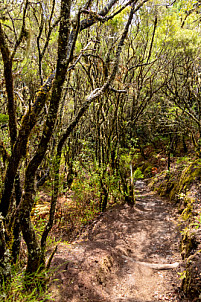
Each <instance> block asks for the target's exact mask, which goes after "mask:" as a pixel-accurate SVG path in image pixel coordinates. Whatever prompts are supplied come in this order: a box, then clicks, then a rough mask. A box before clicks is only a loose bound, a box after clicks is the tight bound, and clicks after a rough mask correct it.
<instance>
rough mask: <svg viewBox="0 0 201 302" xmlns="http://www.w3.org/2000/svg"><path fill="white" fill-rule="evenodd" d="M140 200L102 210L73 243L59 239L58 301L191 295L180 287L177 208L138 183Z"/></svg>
mask: <svg viewBox="0 0 201 302" xmlns="http://www.w3.org/2000/svg"><path fill="white" fill-rule="evenodd" d="M136 200H137V201H136V206H135V208H133V209H132V208H130V207H129V206H128V205H121V206H118V207H114V208H113V209H111V210H109V211H107V212H106V213H104V214H102V215H101V216H100V217H99V219H98V220H96V221H94V222H93V223H92V224H91V225H90V226H88V227H87V229H86V230H85V232H84V233H83V234H82V235H81V236H80V237H79V239H78V240H77V241H75V242H73V243H72V244H67V243H64V242H63V243H60V244H59V246H58V251H57V253H56V254H55V257H54V260H53V267H55V268H56V267H57V266H59V268H58V269H56V273H55V276H54V278H56V279H57V280H56V281H54V282H52V284H51V286H50V292H51V293H52V298H54V299H55V301H60V302H64V301H72V302H79V301H89V302H99V301H105V302H120V301H126V302H157V301H174V302H176V301H177V302H178V301H182V302H184V301H188V300H185V299H184V298H183V299H181V298H180V297H179V293H178V285H179V280H178V272H179V271H181V270H182V268H181V265H180V264H179V263H181V258H180V254H179V238H180V234H179V231H178V229H177V226H176V223H177V220H176V215H177V214H176V210H175V209H174V208H173V206H172V205H171V204H170V203H168V202H167V201H164V200H162V199H161V198H160V197H159V196H158V195H157V194H155V193H154V192H151V191H150V190H149V188H148V187H147V186H146V183H145V182H144V181H138V182H137V183H136Z"/></svg>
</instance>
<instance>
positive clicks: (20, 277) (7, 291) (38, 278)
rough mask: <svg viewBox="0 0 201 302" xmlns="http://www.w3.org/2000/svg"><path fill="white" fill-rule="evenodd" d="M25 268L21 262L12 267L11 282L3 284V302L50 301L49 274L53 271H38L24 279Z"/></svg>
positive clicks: (0, 293) (0, 297) (0, 295)
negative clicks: (47, 285) (48, 289)
mask: <svg viewBox="0 0 201 302" xmlns="http://www.w3.org/2000/svg"><path fill="white" fill-rule="evenodd" d="M24 272H25V271H24V268H23V267H21V266H19V263H18V264H17V265H15V266H13V267H12V278H11V282H10V283H9V284H4V283H3V285H2V287H1V289H0V299H1V301H2V302H35V301H40V302H42V301H48V299H49V298H50V294H49V293H48V291H47V287H46V284H47V280H48V278H47V277H48V275H50V274H51V273H52V272H50V271H49V272H46V273H44V272H38V273H36V274H35V275H34V276H32V277H30V278H27V280H26V281H25V279H24V276H25V274H24Z"/></svg>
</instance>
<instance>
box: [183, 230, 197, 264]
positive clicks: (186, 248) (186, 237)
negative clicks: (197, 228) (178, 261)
mask: <svg viewBox="0 0 201 302" xmlns="http://www.w3.org/2000/svg"><path fill="white" fill-rule="evenodd" d="M196 246H197V245H196V241H195V236H194V233H193V232H192V230H190V229H189V228H188V227H187V228H186V229H184V230H183V232H182V240H181V244H180V251H181V256H182V259H186V258H187V257H189V256H190V254H191V252H192V250H193V249H194V248H196Z"/></svg>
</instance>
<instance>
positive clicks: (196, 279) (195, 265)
mask: <svg viewBox="0 0 201 302" xmlns="http://www.w3.org/2000/svg"><path fill="white" fill-rule="evenodd" d="M200 256H201V250H199V251H197V252H196V253H195V254H194V255H192V256H190V257H189V258H188V260H187V268H186V274H185V278H184V279H183V281H182V290H183V291H184V293H185V294H186V296H187V297H189V298H191V299H194V300H193V301H198V300H197V299H199V297H200V288H201V277H200V276H201V257H200Z"/></svg>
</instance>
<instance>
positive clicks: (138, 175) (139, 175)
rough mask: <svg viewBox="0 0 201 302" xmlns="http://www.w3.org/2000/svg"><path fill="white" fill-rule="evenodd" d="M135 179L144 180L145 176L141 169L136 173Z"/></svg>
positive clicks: (134, 174)
mask: <svg viewBox="0 0 201 302" xmlns="http://www.w3.org/2000/svg"><path fill="white" fill-rule="evenodd" d="M133 178H134V180H137V179H142V178H144V174H143V173H142V171H141V170H140V168H139V167H138V168H137V169H136V170H135V171H134V173H133Z"/></svg>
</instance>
